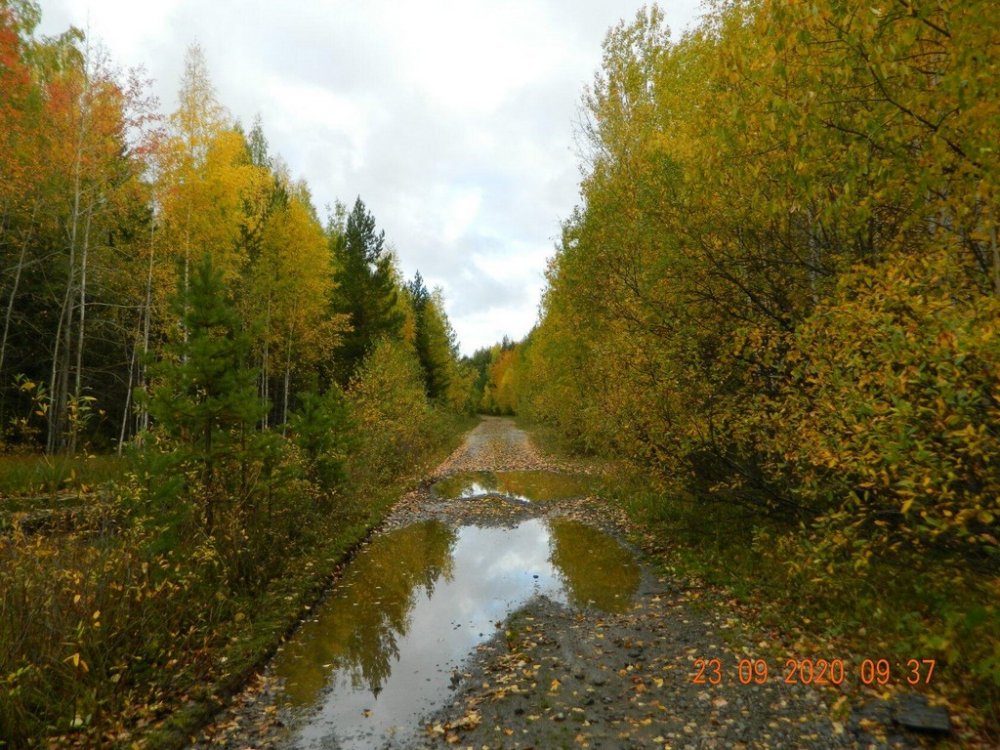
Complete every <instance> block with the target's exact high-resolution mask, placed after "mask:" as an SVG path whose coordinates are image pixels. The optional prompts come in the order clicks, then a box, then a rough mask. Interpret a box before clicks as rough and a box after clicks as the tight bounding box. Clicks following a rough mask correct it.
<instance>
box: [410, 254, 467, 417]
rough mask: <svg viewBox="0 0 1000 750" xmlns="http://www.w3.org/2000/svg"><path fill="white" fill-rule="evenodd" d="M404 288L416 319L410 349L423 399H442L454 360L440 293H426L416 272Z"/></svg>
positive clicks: (451, 340) (444, 395)
mask: <svg viewBox="0 0 1000 750" xmlns="http://www.w3.org/2000/svg"><path fill="white" fill-rule="evenodd" d="M407 289H408V291H409V294H410V299H411V300H412V302H413V311H414V313H415V316H416V337H415V340H414V347H415V348H416V351H417V357H418V358H419V360H420V367H421V369H422V370H423V372H424V382H425V384H426V389H427V396H428V397H429V398H431V399H433V400H444V399H446V398H447V395H448V389H449V387H450V386H451V380H452V373H453V370H454V363H455V359H456V351H455V349H456V347H455V334H454V332H453V331H452V330H451V327H450V326H449V324H448V319H447V318H446V317H445V315H444V310H443V306H444V301H443V299H442V297H441V294H440V292H437V293H435V294H432V293H430V292H428V291H427V287H425V286H424V281H423V279H422V278H421V276H420V273H419V272H417V274H416V275H415V276H414V277H413V281H412V282H410V284H409V285H408V287H407Z"/></svg>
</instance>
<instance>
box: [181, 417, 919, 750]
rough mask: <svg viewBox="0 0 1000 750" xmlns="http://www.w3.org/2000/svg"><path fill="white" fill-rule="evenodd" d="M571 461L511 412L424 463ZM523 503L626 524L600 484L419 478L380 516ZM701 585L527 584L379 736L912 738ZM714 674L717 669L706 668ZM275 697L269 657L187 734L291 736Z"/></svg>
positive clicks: (675, 744) (706, 744) (470, 739)
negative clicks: (575, 490)
mask: <svg viewBox="0 0 1000 750" xmlns="http://www.w3.org/2000/svg"><path fill="white" fill-rule="evenodd" d="M568 468H572V469H574V470H577V471H579V470H580V466H579V465H575V464H574V465H571V464H569V463H567V462H566V461H564V460H561V459H557V458H554V457H551V456H546V455H544V454H542V453H541V452H540V451H539V450H538V449H537V447H536V446H535V445H534V444H533V443H532V441H531V440H530V438H529V436H528V435H527V434H526V433H525V432H524V431H522V430H520V429H518V428H517V427H516V426H515V425H514V424H513V422H512V421H510V420H506V419H499V418H485V419H484V420H483V421H482V422H481V423H480V424H479V425H478V426H477V427H476V428H475V429H474V430H472V431H471V432H470V433H469V434H468V435H467V437H466V439H465V442H464V443H463V445H462V446H461V447H460V448H459V449H458V450H456V451H455V453H453V454H452V456H450V457H449V458H448V459H447V460H446V461H445V462H444V463H443V464H442V465H441V466H440V467H439V468H438V470H437V471H436V472H435V474H434V477H433V478H435V479H436V478H440V477H443V476H447V475H449V474H453V473H455V472H459V471H501V470H530V469H548V470H560V469H563V470H565V469H568ZM532 516H546V517H569V518H573V519H577V520H582V521H584V522H586V523H588V524H591V525H594V526H598V527H601V528H603V529H605V530H607V531H611V532H612V533H615V534H617V535H619V536H620V537H624V536H625V535H626V534H627V532H628V523H627V520H626V518H625V517H624V514H622V513H621V512H620V511H619V510H618V509H615V508H612V507H610V506H608V505H607V504H606V503H604V502H603V501H601V500H600V499H599V498H596V497H584V498H575V499H573V500H567V501H561V502H552V503H538V504H532V505H530V506H525V505H518V504H513V503H507V502H503V501H500V500H483V501H469V502H448V501H444V500H441V499H439V498H437V497H435V496H434V495H433V494H432V493H431V492H430V491H429V490H428V489H427V488H426V486H425V487H423V488H422V489H419V490H415V491H414V492H411V493H409V494H408V495H407V496H405V497H404V498H402V499H401V501H400V502H399V503H398V504H397V506H396V507H395V509H394V510H393V512H392V514H391V515H390V517H389V519H388V520H387V522H386V528H388V529H391V528H400V527H403V526H406V525H408V524H411V523H414V522H416V521H421V520H427V519H429V518H437V519H442V520H445V521H447V522H449V523H451V524H455V525H457V524H463V523H470V522H472V523H476V524H481V525H510V524H512V523H516V522H518V521H520V520H523V519H525V518H529V517H532ZM699 596H700V592H699V591H698V590H697V589H692V588H690V587H688V586H686V585H684V583H683V582H681V581H679V580H674V579H673V578H671V577H669V576H658V575H656V574H654V573H653V572H652V570H651V566H649V565H643V566H642V572H641V583H640V585H639V590H638V592H637V594H636V595H635V596H634V598H633V600H632V602H631V605H630V607H628V608H626V609H625V611H621V612H617V613H609V612H606V611H602V610H599V609H596V608H594V609H592V608H586V607H585V608H582V609H581V608H572V607H569V606H565V605H562V604H558V603H555V602H553V601H551V600H549V599H545V598H539V599H536V600H534V601H532V602H530V603H529V604H528V605H527V606H526V607H524V608H522V609H521V610H519V611H518V612H516V613H515V614H514V615H512V616H511V618H510V619H509V620H508V621H507V622H506V623H505V624H504V626H503V627H501V628H500V629H498V630H497V632H496V635H495V636H494V637H493V638H492V639H491V640H488V641H487V642H485V643H484V644H482V645H480V646H479V647H478V648H477V650H476V652H475V653H474V654H473V655H471V658H470V659H469V661H468V662H467V663H466V665H465V667H464V669H463V670H462V672H461V673H456V674H455V675H454V677H453V680H452V687H453V692H452V694H451V696H450V697H449V700H448V701H447V704H446V706H445V707H444V708H443V709H441V710H440V711H438V712H437V713H435V714H433V715H429V716H426V717H424V719H423V720H422V721H421V726H420V727H419V728H417V730H416V732H415V733H411V734H409V735H408V736H407V737H405V738H403V737H401V738H399V739H398V740H395V741H391V744H387V745H385V746H386V747H463V748H464V747H473V748H477V750H478V749H481V748H538V749H539V750H547V749H548V748H563V747H565V748H646V747H650V748H652V747H656V748H806V747H815V748H855V747H911V746H917V744H916V743H915V742H914V741H913V740H912V738H909V737H902V736H888V737H886V736H885V735H884V733H883V732H881V730H879V728H878V727H876V728H870V727H868V726H867V725H864V726H861V727H859V726H857V723H852V724H848V723H847V722H843V723H842V722H838V721H835V720H833V719H832V718H831V716H830V713H831V712H830V706H831V705H832V704H833V703H835V702H836V701H837V700H838V698H840V695H841V694H840V692H839V691H838V690H837V689H836V688H834V687H832V686H830V687H826V688H821V687H817V686H812V685H801V684H798V685H788V684H785V682H784V671H783V669H782V667H783V666H784V663H783V661H779V660H775V659H774V658H773V657H772V656H770V654H771V649H770V648H769V646H768V644H767V643H763V642H762V641H763V640H764V638H765V636H762V635H761V634H755V633H754V632H753V631H752V629H750V628H749V627H747V626H746V625H744V624H743V623H741V622H740V618H739V616H738V615H737V614H735V613H734V612H732V611H728V610H726V609H723V608H722V605H716V606H715V607H714V608H713V607H706V606H705V605H704V603H700V602H699V601H698V599H699ZM765 652H766V660H767V661H768V666H769V673H768V678H767V680H766V681H765V682H764V683H763V684H754V683H753V681H752V680H751V684H746V685H745V684H742V682H741V680H740V678H739V674H738V671H737V665H738V663H739V661H740V660H741V659H754V658H758V657H760V658H764V655H765ZM789 656H795V655H789ZM802 656H805V655H802ZM715 659H717V660H718V664H719V666H720V667H721V670H720V671H719V672H716V669H715V664H716V662H714V661H712V660H715ZM698 660H702V661H703V663H705V664H706V669H705V670H704V673H703V677H704V682H703V683H701V684H697V683H695V682H694V681H693V677H694V676H695V674H696V672H697V669H696V667H697V664H698V663H699V662H698ZM746 676H749V675H748V674H747V673H746V671H745V672H744V677H746ZM717 679H718V680H719V684H711V683H712V682H715V681H716V680H717ZM281 704H282V695H281V690H280V686H277V685H276V684H275V680H274V679H273V677H271V676H270V675H269V674H268V673H267V672H265V674H264V675H262V676H261V678H260V679H259V680H258V681H256V682H255V683H254V684H253V685H251V686H250V687H248V689H247V690H246V692H245V693H244V694H243V695H242V696H239V697H238V699H237V700H236V701H234V702H233V705H232V706H231V707H230V709H229V710H228V711H226V712H225V713H224V715H223V716H220V717H219V719H218V721H217V722H216V724H215V725H214V726H213V727H212V728H210V729H209V730H208V731H207V732H206V733H205V734H204V735H203V736H202V737H201V738H200V739H199V741H198V743H196V746H197V747H199V748H208V747H227V748H245V747H254V748H265V747H268V748H283V747H288V746H289V744H290V737H291V736H292V734H291V733H290V731H289V728H288V727H289V726H294V724H295V721H296V719H295V717H294V716H293V715H291V714H290V713H288V711H287V709H286V708H284V707H282V705H281ZM869 730H870V731H871V732H872V733H871V734H869V733H868V731H869ZM877 730H878V731H877ZM331 746H335V745H331Z"/></svg>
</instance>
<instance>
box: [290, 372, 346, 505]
mask: <svg viewBox="0 0 1000 750" xmlns="http://www.w3.org/2000/svg"><path fill="white" fill-rule="evenodd" d="M349 419H350V416H349V411H348V404H347V400H346V399H345V397H344V394H343V392H341V390H340V389H339V388H337V387H336V386H332V387H331V388H330V390H328V391H327V392H326V393H324V394H322V395H319V394H316V393H311V392H306V393H303V394H300V406H299V409H298V411H296V412H295V413H293V414H292V415H291V418H290V419H289V427H290V429H291V437H292V440H293V441H294V442H295V444H296V445H297V446H298V447H299V448H300V449H301V450H302V452H303V454H304V456H305V459H306V465H307V467H308V473H309V477H310V479H312V480H313V481H314V482H316V483H317V484H318V485H319V486H320V487H322V488H323V489H324V490H327V491H329V490H333V489H335V488H337V487H338V486H340V485H341V484H342V483H343V481H344V479H345V478H346V469H345V463H346V460H347V457H348V456H349V455H350V454H351V453H352V452H353V451H354V445H353V444H352V442H351V438H352V435H353V432H354V431H353V428H352V426H351V424H350V422H349Z"/></svg>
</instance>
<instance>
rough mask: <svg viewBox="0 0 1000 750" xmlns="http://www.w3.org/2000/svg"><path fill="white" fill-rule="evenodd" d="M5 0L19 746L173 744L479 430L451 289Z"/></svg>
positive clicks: (13, 713)
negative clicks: (430, 469) (434, 285)
mask: <svg viewBox="0 0 1000 750" xmlns="http://www.w3.org/2000/svg"><path fill="white" fill-rule="evenodd" d="M39 13H40V11H39V8H38V6H37V5H36V4H35V3H33V2H30V1H26V0H0V91H2V94H0V302H2V305H0V315H2V321H0V336H2V338H0V592H2V596H0V747H11V748H14V747H18V748H19V747H32V746H37V747H41V746H45V747H59V746H85V747H107V746H113V745H116V744H117V745H121V746H130V745H131V743H132V742H134V741H144V742H145V743H146V745H145V746H147V747H173V746H178V745H179V744H182V743H183V742H184V741H185V740H186V738H187V737H188V735H189V733H190V732H191V731H192V730H193V729H194V728H195V727H196V726H197V725H198V723H199V722H202V721H204V720H205V719H206V718H207V717H208V716H209V715H210V713H211V711H212V710H214V708H215V706H216V705H217V700H218V699H219V698H221V697H223V696H224V695H225V694H226V693H227V692H229V691H231V690H233V689H235V688H236V687H238V686H239V684H240V683H241V681H242V680H243V679H245V678H246V677H247V676H248V675H249V673H250V670H252V669H253V668H254V667H256V666H257V665H259V664H260V662H261V660H262V659H264V658H265V657H266V656H267V655H268V654H269V653H270V652H271V651H272V650H273V648H274V647H275V646H276V645H277V643H278V642H279V640H280V638H281V637H282V636H283V635H284V634H285V633H286V632H287V630H288V629H289V628H290V627H291V626H292V624H293V623H294V622H295V621H296V619H297V618H298V617H299V616H300V615H301V614H303V613H304V611H305V608H306V607H307V606H308V605H309V604H310V603H312V602H313V601H314V599H315V597H316V596H317V594H318V591H319V590H320V589H321V587H322V586H323V585H324V583H327V582H328V581H329V577H330V575H331V574H332V573H333V572H334V571H335V569H336V567H337V566H338V565H339V564H341V562H342V561H343V559H344V556H345V555H346V554H348V553H349V552H350V550H351V549H352V548H353V547H354V546H355V545H357V544H358V543H359V542H360V541H361V540H362V539H364V538H365V537H366V535H367V534H368V533H369V532H370V530H371V529H372V528H373V527H374V526H376V525H377V524H378V523H379V521H380V519H381V518H382V516H383V515H384V513H385V511H386V509H387V508H388V507H389V505H390V504H391V503H392V502H393V501H394V500H395V499H397V498H398V497H399V495H400V493H401V491H402V489H403V488H404V487H405V486H406V484H407V483H408V482H412V481H414V479H415V478H416V476H417V475H419V474H420V473H421V471H422V470H423V469H424V467H425V465H426V463H427V462H428V461H429V460H431V459H433V458H437V459H438V460H439V459H440V458H441V457H443V455H442V454H443V452H444V451H446V450H448V449H450V448H451V447H452V446H453V445H454V444H455V440H456V437H457V435H458V434H460V433H461V432H462V431H464V430H465V429H467V427H468V426H469V420H470V417H469V413H470V409H471V401H470V398H471V396H470V393H471V386H472V381H473V379H474V373H473V372H472V370H471V369H470V368H469V367H467V366H466V365H463V364H462V363H461V362H460V361H459V358H458V354H457V345H456V342H455V337H454V333H453V332H452V330H451V327H450V324H449V322H448V319H447V317H446V315H445V312H444V300H443V297H442V295H441V292H440V290H429V289H427V287H426V286H425V285H424V282H423V280H422V279H421V277H420V275H419V274H417V275H416V276H415V277H414V278H413V279H412V280H409V281H407V280H405V279H403V278H402V275H401V273H400V271H399V269H398V265H397V262H396V259H395V256H394V254H393V253H392V252H391V250H390V248H389V247H388V246H387V244H386V239H385V235H384V232H382V231H379V230H378V228H377V224H376V221H375V218H374V216H373V215H372V213H371V212H370V211H369V210H368V208H367V207H366V206H365V204H364V203H363V202H362V201H361V199H360V198H358V199H357V200H356V201H355V203H354V204H353V206H352V207H351V208H347V207H346V206H342V205H339V204H338V205H337V206H335V207H333V208H332V209H330V210H329V212H328V215H327V216H326V217H325V218H323V219H321V217H320V216H319V214H318V212H317V210H316V209H315V207H314V206H313V204H312V202H311V196H310V193H309V189H308V186H307V185H306V184H305V183H304V182H302V181H296V180H294V179H293V178H292V177H291V176H290V175H289V173H288V169H287V168H286V167H285V166H284V164H283V163H282V162H281V160H280V158H279V157H277V156H276V155H273V154H271V153H270V152H269V150H268V146H267V141H266V138H265V136H264V133H263V130H262V128H261V125H260V123H259V122H258V123H255V124H253V125H252V126H251V127H250V129H249V130H245V129H244V128H243V127H241V125H240V124H239V123H237V122H235V121H234V120H233V119H232V117H231V116H230V115H229V113H228V112H227V111H226V110H225V108H224V107H223V106H222V104H221V103H219V102H218V101H217V100H216V98H215V95H214V93H213V89H212V85H211V81H210V79H209V76H208V71H207V69H206V66H205V62H204V57H203V55H202V53H201V51H200V50H199V49H198V48H197V47H195V48H192V49H191V50H190V51H189V53H188V56H187V60H186V65H185V71H184V75H183V79H182V81H181V87H180V96H179V107H178V109H177V111H175V112H173V113H171V114H170V115H167V116H161V115H160V114H159V113H158V112H157V110H156V107H155V102H153V101H151V99H150V97H149V93H148V92H149V89H148V83H146V82H143V81H141V80H139V79H138V78H136V77H135V76H129V75H126V74H123V73H122V72H121V71H119V70H118V69H117V68H115V66H114V65H113V64H112V62H111V61H110V60H109V59H108V58H107V55H106V54H105V53H104V52H103V51H102V50H101V49H100V48H98V47H96V46H95V45H94V44H93V43H92V42H91V41H90V40H88V39H87V38H86V37H85V36H84V35H83V34H82V33H81V32H79V31H78V30H75V29H71V30H69V31H67V32H66V33H65V34H63V35H61V36H58V37H55V38H39V37H38V36H36V35H35V33H34V29H35V28H36V26H37V24H38V21H39Z"/></svg>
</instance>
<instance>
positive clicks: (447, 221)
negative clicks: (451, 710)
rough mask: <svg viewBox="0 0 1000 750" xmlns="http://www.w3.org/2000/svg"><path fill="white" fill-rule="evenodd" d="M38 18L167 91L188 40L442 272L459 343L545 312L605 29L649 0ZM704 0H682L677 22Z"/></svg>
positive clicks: (66, 12) (343, 195) (304, 154)
mask: <svg viewBox="0 0 1000 750" xmlns="http://www.w3.org/2000/svg"><path fill="white" fill-rule="evenodd" d="M42 4H43V9H42V10H43V24H42V32H43V33H48V34H54V33H58V32H60V31H62V30H64V29H65V28H66V27H67V26H68V25H69V24H74V25H76V26H80V27H87V26H88V25H89V27H90V30H91V34H92V35H93V36H96V37H98V38H101V39H102V40H103V41H104V42H105V43H106V45H107V46H108V47H109V48H110V51H111V53H112V57H113V58H114V60H115V61H116V62H117V63H119V64H120V65H123V66H128V67H130V66H135V65H140V64H141V65H143V66H144V67H145V68H146V69H147V72H148V73H149V74H150V75H151V76H152V77H153V78H154V79H155V81H156V84H155V90H156V93H157V94H158V95H159V97H160V99H161V102H162V107H163V109H164V110H165V111H169V110H170V109H172V108H173V106H174V104H175V102H176V96H175V92H176V90H177V87H178V85H179V81H180V75H181V71H182V69H183V60H184V51H185V49H186V47H187V46H188V45H189V44H190V43H192V42H194V41H198V42H199V43H201V45H202V46H203V48H204V49H205V54H206V58H207V60H208V64H209V69H210V72H211V75H212V79H213V81H214V83H215V86H216V89H217V91H218V95H219V100H220V101H221V102H222V103H223V104H224V105H225V106H226V107H228V108H229V110H230V111H231V112H232V113H233V114H234V116H236V117H238V118H239V119H240V120H242V121H243V122H244V123H249V122H250V121H251V120H252V119H253V118H254V116H255V115H257V114H260V115H261V117H262V120H263V125H264V131H265V133H266V135H267V137H268V140H269V142H270V144H271V148H272V150H273V151H275V152H276V153H278V154H280V155H281V156H282V157H283V158H284V160H285V161H286V162H287V164H288V165H289V168H290V169H291V171H292V174H293V175H295V176H303V177H305V178H306V180H308V182H309V185H310V187H311V189H312V192H313V196H314V198H315V200H316V203H317V206H318V207H319V208H320V209H321V210H322V207H323V206H324V205H325V204H332V203H333V201H334V200H336V199H340V200H342V201H344V202H346V203H352V202H353V200H354V197H355V196H356V195H358V194H360V195H361V196H362V198H363V200H364V201H365V203H366V204H367V205H368V207H369V208H370V209H371V210H372V212H373V213H374V214H375V217H376V219H377V220H378V222H379V224H380V225H381V226H383V227H384V228H385V229H386V234H387V236H388V238H389V240H390V241H391V242H392V244H393V245H394V246H395V247H396V248H398V254H399V257H400V263H401V265H402V267H403V270H404V272H405V273H406V274H407V275H412V274H413V272H414V271H415V270H417V269H419V270H420V271H421V273H422V274H423V275H424V277H425V278H426V279H427V280H428V282H429V283H430V284H432V285H440V286H442V287H443V288H444V291H445V297H446V300H447V304H448V313H449V316H450V317H451V320H452V323H453V325H454V326H455V329H456V331H457V332H458V336H459V339H460V341H461V343H462V349H463V351H466V352H471V351H472V350H473V349H475V348H478V347H480V346H485V345H488V344H490V343H493V342H494V341H496V340H498V339H499V338H500V337H502V336H503V335H504V334H508V335H510V336H511V337H513V338H520V337H521V336H523V335H524V334H525V333H527V331H528V330H529V329H530V327H531V326H532V324H533V323H534V322H535V319H536V313H537V304H538V299H539V294H540V292H541V289H542V287H543V279H542V271H543V269H544V266H545V260H546V258H547V256H549V255H551V253H552V246H553V239H554V238H555V237H556V236H558V234H559V221H560V220H561V219H562V218H565V217H566V216H568V215H569V213H570V211H571V210H572V208H573V205H574V204H575V203H576V202H577V200H578V190H577V183H578V180H579V175H578V172H577V169H576V156H575V154H574V149H573V123H574V122H575V120H576V116H577V105H578V103H579V100H580V94H581V92H582V88H583V86H584V84H586V83H588V82H589V81H590V80H592V77H593V73H594V71H595V70H596V69H597V67H598V65H599V64H600V60H601V41H602V39H603V38H604V35H605V33H606V31H607V29H608V28H609V27H610V26H612V25H614V24H615V23H617V22H618V21H619V20H620V19H621V18H628V19H631V18H632V17H634V15H635V12H636V10H637V9H638V8H639V7H640V5H642V4H643V2H642V0H632V2H626V3H622V2H620V0H618V1H615V0H593V1H591V2H573V3H570V2H565V1H558V0H507V1H506V2H496V1H495V0H421V1H420V2H416V1H414V0H366V1H365V2H354V1H348V0H296V2H288V3H275V2H273V1H271V0H269V1H268V2H264V0H252V1H250V2H248V1H247V0H215V1H214V2H211V3H204V2H201V0H160V1H159V2H155V3H149V2H141V3H137V2H134V0H43V2H42ZM697 4H698V3H697V0H672V1H671V2H670V3H669V4H667V6H666V7H665V12H666V14H667V19H668V22H669V23H670V25H671V26H672V27H673V28H675V29H682V28H684V26H685V25H687V24H688V22H689V21H690V19H692V18H693V17H694V16H695V11H696V8H697Z"/></svg>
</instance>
